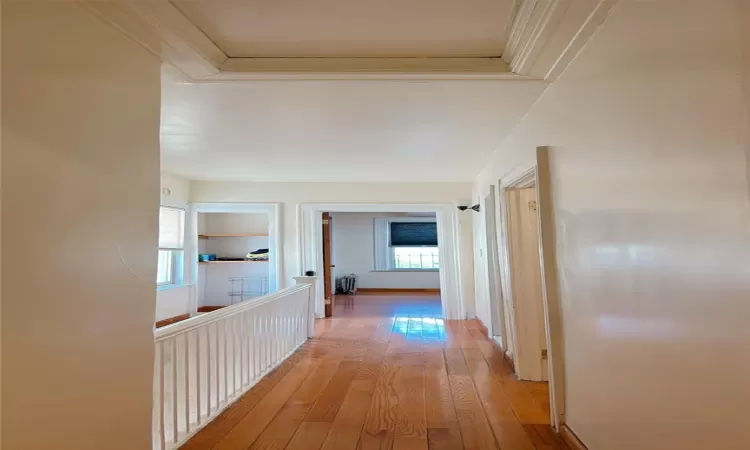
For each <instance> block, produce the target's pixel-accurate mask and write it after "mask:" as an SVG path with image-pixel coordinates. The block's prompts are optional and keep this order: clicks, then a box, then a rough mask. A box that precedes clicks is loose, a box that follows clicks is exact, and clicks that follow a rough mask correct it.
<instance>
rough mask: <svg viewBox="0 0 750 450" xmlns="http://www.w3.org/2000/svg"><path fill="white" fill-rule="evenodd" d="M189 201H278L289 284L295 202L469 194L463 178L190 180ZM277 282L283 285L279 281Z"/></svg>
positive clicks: (436, 199) (465, 258)
mask: <svg viewBox="0 0 750 450" xmlns="http://www.w3.org/2000/svg"><path fill="white" fill-rule="evenodd" d="M191 198H192V201H194V202H249V203H256V202H258V203H263V202H267V203H277V202H278V203H283V208H282V218H281V221H282V234H283V236H282V242H283V249H284V250H283V253H284V254H283V260H282V267H283V269H282V270H283V274H284V276H283V277H282V278H281V280H282V284H283V283H286V285H292V284H293V280H292V277H294V276H298V275H300V274H302V273H303V272H304V270H305V269H304V268H302V267H299V250H298V245H299V242H298V241H297V227H298V218H297V208H298V205H299V204H300V203H374V204H387V203H399V204H403V203H415V204H419V203H435V204H441V203H442V204H447V203H453V202H455V201H457V202H460V203H461V204H467V203H468V202H469V201H470V198H471V184H469V183H243V182H210V181H194V182H193V183H192V184H191ZM471 214H473V213H472V212H471V211H467V212H465V213H463V214H461V215H460V218H461V220H460V224H459V232H460V235H461V239H462V240H461V246H462V247H461V249H460V251H461V258H462V260H461V263H462V269H463V270H462V273H461V274H459V279H460V282H461V289H462V293H463V298H464V299H466V300H467V304H466V311H467V313H468V315H470V316H471V315H474V305H473V297H474V282H473V277H474V275H473V262H474V261H473V253H472V247H471V241H472V233H471V227H472V222H471V219H472V217H471ZM282 287H283V286H282Z"/></svg>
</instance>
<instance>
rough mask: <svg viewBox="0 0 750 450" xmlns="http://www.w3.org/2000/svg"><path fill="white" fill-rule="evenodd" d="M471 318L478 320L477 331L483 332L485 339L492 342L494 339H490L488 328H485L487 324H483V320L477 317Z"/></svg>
mask: <svg viewBox="0 0 750 450" xmlns="http://www.w3.org/2000/svg"><path fill="white" fill-rule="evenodd" d="M472 319H473V320H476V321H477V322H479V331H481V332H482V333H484V335H485V336H487V339H489V340H491V341H493V342H494V340H493V339H492V336H490V329H489V328H487V325H485V324H484V322H482V319H480V318H479V317H473V318H472Z"/></svg>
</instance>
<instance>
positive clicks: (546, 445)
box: [523, 425, 570, 450]
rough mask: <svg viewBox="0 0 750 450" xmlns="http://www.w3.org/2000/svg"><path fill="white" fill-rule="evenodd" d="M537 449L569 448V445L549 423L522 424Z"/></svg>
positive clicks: (566, 449)
mask: <svg viewBox="0 0 750 450" xmlns="http://www.w3.org/2000/svg"><path fill="white" fill-rule="evenodd" d="M523 428H524V429H525V430H526V433H527V434H528V435H529V437H531V440H532V441H533V442H534V445H535V447H536V449H537V450H569V449H570V447H568V445H567V444H566V443H565V441H563V440H562V438H561V437H560V436H558V435H557V433H555V432H554V430H552V428H551V427H550V426H549V425H524V426H523Z"/></svg>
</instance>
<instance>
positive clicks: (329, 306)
mask: <svg viewBox="0 0 750 450" xmlns="http://www.w3.org/2000/svg"><path fill="white" fill-rule="evenodd" d="M331 258H332V254H331V213H329V212H324V213H323V289H324V292H325V316H326V317H332V316H333V302H334V294H335V293H336V292H335V290H336V287H335V283H334V281H333V274H332V270H331V269H332V268H333V264H331V261H332V259H331Z"/></svg>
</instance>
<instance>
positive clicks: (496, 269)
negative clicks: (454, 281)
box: [481, 184, 507, 345]
mask: <svg viewBox="0 0 750 450" xmlns="http://www.w3.org/2000/svg"><path fill="white" fill-rule="evenodd" d="M498 191H499V190H498V189H497V188H496V186H495V185H494V184H492V185H490V186H489V192H487V195H484V196H482V199H481V201H482V211H483V214H482V216H483V219H484V220H483V224H482V229H483V230H482V231H483V234H484V236H482V237H483V238H484V240H485V255H484V256H485V257H484V265H485V267H484V270H486V272H487V289H488V291H487V298H488V304H489V307H490V327H489V328H490V330H489V331H490V333H489V334H490V336H489V337H490V338H491V339H495V338H500V341H501V342H502V341H504V340H505V339H506V337H505V336H506V335H507V331H506V320H505V305H504V299H503V291H502V287H503V286H502V285H503V283H502V282H501V274H500V267H501V265H500V245H499V244H500V237H499V236H498V228H499V227H498V225H499V224H500V221H499V220H498V211H499V207H498V198H497V197H498ZM488 200H489V201H490V202H491V203H488ZM501 345H502V344H501Z"/></svg>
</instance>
